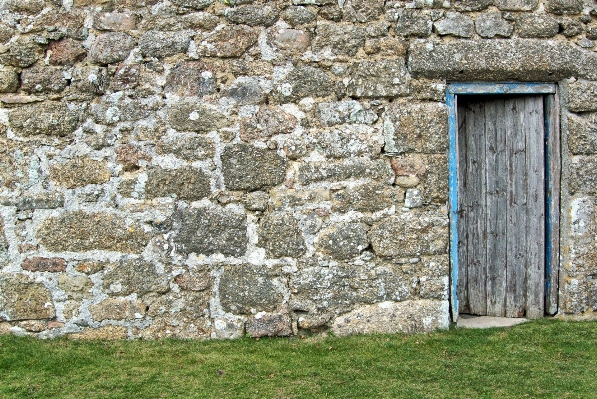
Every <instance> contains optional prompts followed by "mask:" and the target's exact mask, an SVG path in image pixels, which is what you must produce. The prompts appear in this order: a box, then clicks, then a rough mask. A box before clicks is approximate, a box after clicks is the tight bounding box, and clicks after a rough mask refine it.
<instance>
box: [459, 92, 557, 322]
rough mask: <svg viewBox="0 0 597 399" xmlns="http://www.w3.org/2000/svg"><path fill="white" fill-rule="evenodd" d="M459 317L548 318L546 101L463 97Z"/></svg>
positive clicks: (527, 96)
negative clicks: (545, 313) (545, 300)
mask: <svg viewBox="0 0 597 399" xmlns="http://www.w3.org/2000/svg"><path fill="white" fill-rule="evenodd" d="M457 110H458V112H457V115H458V136H457V140H458V144H457V145H458V147H457V148H458V202H459V206H458V210H459V219H458V259H459V276H458V286H457V291H458V303H459V306H458V311H459V312H460V313H471V314H478V315H489V316H505V317H530V318H537V317H542V316H543V315H544V309H545V308H544V284H545V226H546V225H545V220H546V219H545V144H544V139H545V118H544V101H543V96H540V95H524V96H459V98H458V108H457Z"/></svg>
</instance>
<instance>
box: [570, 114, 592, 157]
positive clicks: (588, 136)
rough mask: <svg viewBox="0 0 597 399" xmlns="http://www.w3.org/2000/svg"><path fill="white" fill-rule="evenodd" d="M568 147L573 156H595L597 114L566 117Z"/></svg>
mask: <svg viewBox="0 0 597 399" xmlns="http://www.w3.org/2000/svg"><path fill="white" fill-rule="evenodd" d="M568 129H569V130H568V131H569V133H568V147H569V148H570V152H572V153H573V154H575V155H576V154H597V114H595V113H590V114H587V115H574V114H570V115H569V116H568Z"/></svg>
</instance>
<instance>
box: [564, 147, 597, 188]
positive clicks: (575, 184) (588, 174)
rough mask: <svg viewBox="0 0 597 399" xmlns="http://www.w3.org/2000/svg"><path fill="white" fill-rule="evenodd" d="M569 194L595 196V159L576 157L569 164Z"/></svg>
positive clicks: (596, 173) (596, 181)
mask: <svg viewBox="0 0 597 399" xmlns="http://www.w3.org/2000/svg"><path fill="white" fill-rule="evenodd" d="M569 189H570V193H571V194H574V193H584V194H597V158H596V157H594V156H580V155H579V156H576V157H573V158H572V162H571V164H570V181H569Z"/></svg>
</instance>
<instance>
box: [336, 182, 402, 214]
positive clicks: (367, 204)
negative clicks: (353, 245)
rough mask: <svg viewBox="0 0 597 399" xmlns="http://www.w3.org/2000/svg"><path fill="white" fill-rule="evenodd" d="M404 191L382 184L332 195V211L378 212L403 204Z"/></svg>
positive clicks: (369, 185) (368, 185) (363, 186)
mask: <svg viewBox="0 0 597 399" xmlns="http://www.w3.org/2000/svg"><path fill="white" fill-rule="evenodd" d="M403 199H404V191H403V190H400V189H397V188H394V187H392V186H389V185H386V184H381V183H368V184H363V185H360V186H357V187H355V188H351V189H345V190H340V191H338V192H335V193H334V194H333V195H332V201H333V202H332V204H333V206H332V209H333V210H336V211H338V212H348V211H358V212H377V211H381V210H382V209H386V208H389V207H391V206H393V205H397V204H399V203H401V202H402V201H403Z"/></svg>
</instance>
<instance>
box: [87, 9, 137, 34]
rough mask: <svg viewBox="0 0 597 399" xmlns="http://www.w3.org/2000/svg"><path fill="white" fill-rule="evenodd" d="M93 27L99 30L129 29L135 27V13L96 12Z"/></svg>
mask: <svg viewBox="0 0 597 399" xmlns="http://www.w3.org/2000/svg"><path fill="white" fill-rule="evenodd" d="M93 27H94V28H95V29H99V30H110V31H129V30H135V29H136V28H137V17H136V15H134V14H132V13H129V12H107V13H102V14H97V15H96V16H95V18H94V19H93Z"/></svg>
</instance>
